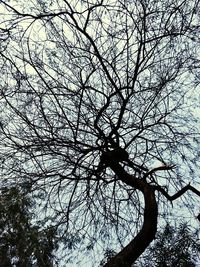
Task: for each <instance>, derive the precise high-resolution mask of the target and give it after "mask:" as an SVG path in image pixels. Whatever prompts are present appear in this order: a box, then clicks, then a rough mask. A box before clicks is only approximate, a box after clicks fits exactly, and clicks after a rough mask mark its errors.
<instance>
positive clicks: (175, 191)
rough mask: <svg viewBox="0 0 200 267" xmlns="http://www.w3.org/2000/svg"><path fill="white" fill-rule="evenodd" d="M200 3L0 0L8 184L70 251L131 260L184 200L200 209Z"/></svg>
mask: <svg viewBox="0 0 200 267" xmlns="http://www.w3.org/2000/svg"><path fill="white" fill-rule="evenodd" d="M199 10H200V8H199V1H198V0H193V1H190V0H189V1H186V0H181V1H180V0H175V1H174V0H168V1H163V0H159V1H156V0H150V1H146V0H139V1H138V0H137V1H136V0H132V1H127V0H126V1H125V0H124V1H115V0H111V1H110V0H96V1H94V0H91V1H89V0H80V1H76V0H69V1H67V0H56V1H50V0H49V1H47V0H30V1H28V3H25V2H24V1H23V0H18V1H14V0H13V1H8V0H2V1H1V3H0V12H1V18H0V66H1V77H0V84H1V89H0V90H1V92H0V93H1V94H0V104H1V105H0V166H1V177H2V181H1V186H6V187H13V186H16V184H17V185H18V186H21V185H23V186H24V185H26V188H27V190H28V191H29V192H33V193H34V195H35V198H36V199H37V201H38V202H37V203H40V206H39V207H38V213H40V214H41V217H42V218H43V217H44V214H45V216H46V218H45V219H46V222H48V224H51V226H52V227H55V228H56V229H57V230H58V233H59V235H60V238H61V240H62V241H63V244H64V245H63V246H64V249H63V251H64V252H63V253H65V254H66V255H68V256H69V257H70V256H72V255H73V254H72V253H71V252H69V251H70V250H71V249H75V250H76V251H81V252H83V251H86V252H85V253H86V254H87V251H88V250H92V251H93V253H94V254H93V260H92V261H91V262H90V263H89V264H91V265H92V264H94V265H95V264H96V265H97V262H98V261H99V260H100V259H99V252H98V251H101V253H102V257H103V252H106V251H107V249H108V248H109V249H110V248H113V250H114V251H118V253H117V254H116V255H115V256H113V257H112V258H111V260H109V261H108V262H107V263H106V264H105V265H104V266H105V267H112V266H121V267H123V266H124V267H125V266H126V267H128V266H129V267H130V266H131V265H132V264H133V263H134V262H135V261H136V259H137V258H138V257H139V256H140V255H141V254H142V253H143V251H144V250H145V249H146V248H147V247H148V245H149V244H150V242H151V241H152V240H153V239H154V237H155V234H156V231H157V225H158V223H161V220H162V219H165V217H167V216H169V215H170V214H171V213H173V210H175V212H174V214H173V216H174V218H176V212H177V210H176V207H179V215H180V207H181V210H183V212H182V214H181V215H182V216H183V217H184V216H185V214H189V215H188V216H192V217H193V218H194V219H195V216H197V215H198V213H199V210H198V206H197V203H198V197H199V196H200V191H199V173H198V168H199V155H200V154H199V143H200V141H199V128H198V127H199V117H198V112H199V109H200V106H199V93H198V91H197V90H198V86H199V60H200V59H199V54H198V53H199V41H200V39H199V25H200V24H199V18H200V17H199V16H200V14H199V12H200V11H199ZM175 200H178V201H175ZM172 204H173V205H172ZM178 205H179V206H178ZM183 207H184V208H185V209H187V211H184V208H183ZM46 214H48V215H46ZM84 249H85V250H84ZM83 253H84V252H83ZM77 254H78V252H77ZM77 254H75V255H76V257H75V259H73V260H74V264H75V263H76V262H75V260H76V258H77ZM95 254H96V256H94V255H95ZM96 265H95V266H96Z"/></svg>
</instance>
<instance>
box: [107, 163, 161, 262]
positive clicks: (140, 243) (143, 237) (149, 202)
mask: <svg viewBox="0 0 200 267" xmlns="http://www.w3.org/2000/svg"><path fill="white" fill-rule="evenodd" d="M110 167H111V168H112V170H113V171H114V172H115V174H116V175H117V176H118V177H119V179H120V180H121V181H123V182H124V183H126V184H128V185H130V186H132V187H133V188H136V189H139V190H140V191H141V192H142V193H143V195H144V202H145V207H144V222H143V226H142V228H141V230H140V231H139V233H138V234H137V235H136V237H135V238H134V239H133V240H132V241H131V242H130V243H129V244H128V245H127V246H126V247H124V248H123V249H122V250H121V251H120V252H119V253H118V254H117V255H116V256H114V257H113V258H112V259H111V260H109V262H107V263H106V264H105V265H104V267H131V265H132V264H133V263H134V262H135V261H136V260H137V259H138V257H139V256H140V255H141V254H142V253H143V252H144V250H145V249H146V248H147V247H148V245H149V244H150V243H151V241H152V240H153V239H154V237H155V234H156V231H157V217H158V207H157V202H156V198H155V190H154V189H153V188H152V187H151V186H150V185H149V184H147V182H146V181H144V180H140V179H137V178H134V177H133V176H131V175H129V174H128V173H127V172H125V170H124V169H123V168H122V167H121V166H120V164H113V165H111V166H110Z"/></svg>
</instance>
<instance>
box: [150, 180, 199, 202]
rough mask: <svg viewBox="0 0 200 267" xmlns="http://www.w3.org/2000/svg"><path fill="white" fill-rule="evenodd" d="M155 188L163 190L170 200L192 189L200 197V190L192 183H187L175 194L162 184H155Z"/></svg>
mask: <svg viewBox="0 0 200 267" xmlns="http://www.w3.org/2000/svg"><path fill="white" fill-rule="evenodd" d="M154 188H155V190H157V191H159V192H161V193H162V194H163V195H164V196H165V197H166V198H167V199H168V200H170V201H173V200H175V199H177V198H179V197H181V196H182V195H183V194H184V193H185V192H187V191H188V190H190V191H192V192H193V193H195V194H196V195H198V196H199V197H200V191H199V190H197V189H196V188H195V187H193V186H191V185H190V184H188V185H186V186H185V187H183V188H182V189H180V190H179V191H178V192H176V193H175V194H174V195H172V196H170V195H169V194H168V193H167V192H166V191H165V190H164V189H163V188H162V187H161V186H155V187H154Z"/></svg>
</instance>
